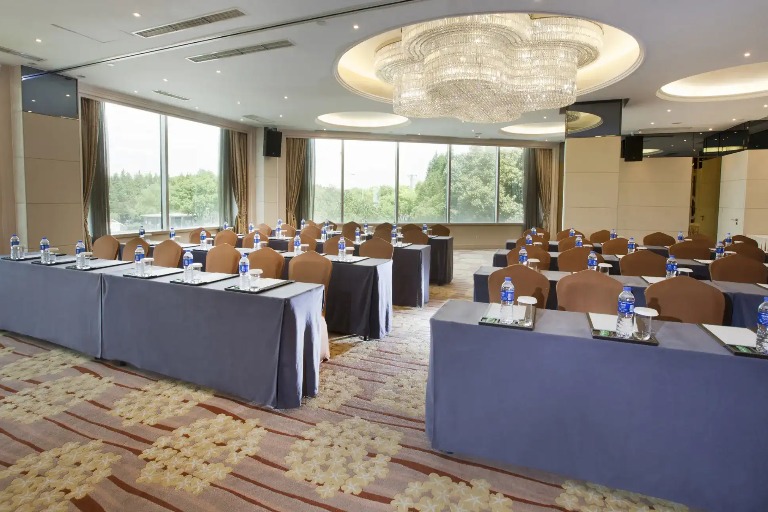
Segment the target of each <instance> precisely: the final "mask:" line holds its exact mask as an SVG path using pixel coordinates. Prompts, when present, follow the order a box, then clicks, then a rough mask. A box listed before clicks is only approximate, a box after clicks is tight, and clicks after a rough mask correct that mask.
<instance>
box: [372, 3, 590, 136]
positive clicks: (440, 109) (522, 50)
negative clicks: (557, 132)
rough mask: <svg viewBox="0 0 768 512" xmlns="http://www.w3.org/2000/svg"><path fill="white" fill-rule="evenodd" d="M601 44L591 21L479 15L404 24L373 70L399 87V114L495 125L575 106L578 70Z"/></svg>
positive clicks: (396, 109)
mask: <svg viewBox="0 0 768 512" xmlns="http://www.w3.org/2000/svg"><path fill="white" fill-rule="evenodd" d="M602 46H603V30H602V28H601V27H600V26H599V25H598V24H596V23H594V22H592V21H588V20H583V19H578V18H568V17H561V16H551V17H541V18H531V16H530V15H528V14H476V15H470V16H458V17H455V18H446V19H440V20H434V21H429V22H426V23H419V24H416V25H410V26H407V27H404V28H403V29H402V39H401V40H400V41H395V42H392V43H389V44H385V45H384V46H382V47H380V48H379V49H378V50H377V51H376V53H375V55H374V69H375V72H376V76H377V77H378V78H379V79H380V80H382V81H384V82H387V83H389V84H391V85H392V86H393V87H394V95H393V105H394V112H395V113H396V114H400V115H403V116H408V117H424V118H434V117H455V118H458V119H461V120H463V121H469V122H474V123H496V122H505V121H514V120H515V119H517V118H519V117H520V115H521V114H522V113H524V112H532V111H535V110H542V109H555V108H562V107H565V106H568V105H570V104H572V103H574V102H575V101H576V74H577V72H578V70H579V68H582V67H584V66H586V65H588V64H590V63H592V62H594V61H595V60H596V59H597V58H598V57H599V56H600V51H601V49H602Z"/></svg>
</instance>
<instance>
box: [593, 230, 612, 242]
mask: <svg viewBox="0 0 768 512" xmlns="http://www.w3.org/2000/svg"><path fill="white" fill-rule="evenodd" d="M589 239H590V240H592V242H593V243H596V244H604V243H605V242H607V241H608V240H610V239H611V232H610V231H608V230H607V229H601V230H600V231H595V232H594V233H592V234H591V235H590V236H589Z"/></svg>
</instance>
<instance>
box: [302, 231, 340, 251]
mask: <svg viewBox="0 0 768 512" xmlns="http://www.w3.org/2000/svg"><path fill="white" fill-rule="evenodd" d="M305 230H306V228H305ZM299 239H301V245H304V244H307V245H308V246H309V250H310V251H316V250H317V239H316V238H315V237H314V236H312V235H311V234H310V235H308V234H306V233H304V231H302V232H301V235H299ZM336 250H337V251H338V247H337V248H336Z"/></svg>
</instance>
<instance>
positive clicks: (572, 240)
mask: <svg viewBox="0 0 768 512" xmlns="http://www.w3.org/2000/svg"><path fill="white" fill-rule="evenodd" d="M581 242H582V243H584V244H589V243H592V242H590V241H589V240H588V239H587V238H585V237H582V238H581ZM574 247H576V237H575V236H569V237H566V238H563V239H562V240H560V241H559V242H557V250H558V251H559V252H563V251H567V250H568V249H573V248H574Z"/></svg>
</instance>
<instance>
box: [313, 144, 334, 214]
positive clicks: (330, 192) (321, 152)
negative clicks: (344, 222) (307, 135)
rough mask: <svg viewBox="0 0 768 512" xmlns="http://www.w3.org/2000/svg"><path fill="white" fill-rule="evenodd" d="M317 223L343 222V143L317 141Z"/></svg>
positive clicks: (315, 153) (315, 152)
mask: <svg viewBox="0 0 768 512" xmlns="http://www.w3.org/2000/svg"><path fill="white" fill-rule="evenodd" d="M314 155H315V198H314V201H315V212H314V214H313V215H312V217H313V218H314V220H315V222H323V221H326V220H330V221H332V222H341V141H340V140H336V139H317V140H315V151H314Z"/></svg>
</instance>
